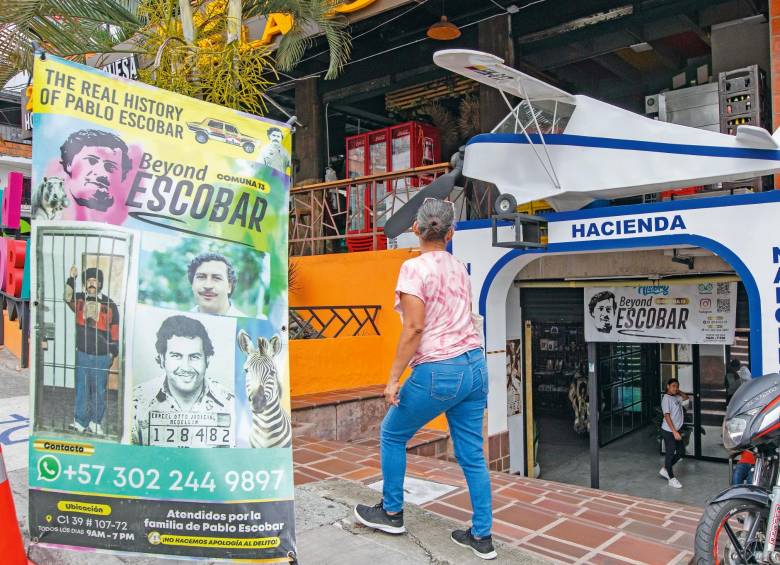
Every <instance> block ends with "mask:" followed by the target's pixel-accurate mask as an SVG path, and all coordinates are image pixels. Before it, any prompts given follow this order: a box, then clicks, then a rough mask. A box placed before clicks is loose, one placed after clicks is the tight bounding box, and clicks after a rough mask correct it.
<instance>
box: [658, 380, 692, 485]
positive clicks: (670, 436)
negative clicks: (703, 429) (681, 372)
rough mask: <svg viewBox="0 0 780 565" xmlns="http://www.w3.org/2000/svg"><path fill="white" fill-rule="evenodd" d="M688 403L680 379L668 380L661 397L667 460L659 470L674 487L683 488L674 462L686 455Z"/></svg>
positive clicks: (662, 431) (662, 424)
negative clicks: (685, 426)
mask: <svg viewBox="0 0 780 565" xmlns="http://www.w3.org/2000/svg"><path fill="white" fill-rule="evenodd" d="M687 403H688V395H687V394H685V393H684V392H682V391H681V390H680V381H678V380H677V379H669V380H668V381H667V382H666V393H664V396H663V398H662V399H661V410H662V411H663V414H664V420H663V422H662V423H661V433H662V434H663V436H664V450H665V451H666V453H665V460H664V466H663V467H661V470H660V471H658V474H659V475H661V476H662V477H663V478H664V479H667V480H668V481H669V486H670V487H672V488H682V485H681V484H680V481H679V480H677V478H675V476H674V469H673V468H672V467H674V464H675V463H677V462H678V461H679V460H680V459H682V458H683V456H684V455H685V443H684V442H683V438H682V432H681V430H682V427H683V423H684V422H685V413H684V412H683V406H685V405H686V404H687Z"/></svg>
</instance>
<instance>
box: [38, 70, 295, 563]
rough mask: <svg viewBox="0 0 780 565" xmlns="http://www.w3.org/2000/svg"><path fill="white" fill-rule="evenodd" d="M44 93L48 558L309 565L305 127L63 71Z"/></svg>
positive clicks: (41, 516) (42, 315)
mask: <svg viewBox="0 0 780 565" xmlns="http://www.w3.org/2000/svg"><path fill="white" fill-rule="evenodd" d="M33 84H34V89H33V96H34V109H35V113H34V114H33V122H34V126H35V127H34V131H35V136H34V140H33V196H32V208H33V232H32V238H31V241H32V287H31V291H32V303H33V305H34V308H33V311H32V315H33V317H34V323H33V330H32V335H31V345H32V347H31V356H32V362H31V366H32V367H33V378H32V383H33V384H32V391H31V392H32V408H31V426H32V434H31V437H30V442H29V459H30V476H29V484H30V497H29V499H30V512H29V517H30V518H29V519H30V534H31V539H32V542H33V543H38V544H48V545H52V546H57V547H60V548H61V547H69V548H93V549H98V550H102V551H117V552H118V551H122V552H136V553H145V554H158V555H164V556H168V557H178V558H210V559H220V560H241V561H262V562H269V563H270V562H273V563H276V562H285V563H286V562H289V561H290V559H291V558H292V557H293V556H294V554H295V531H294V522H295V521H294V514H293V477H292V447H291V440H292V428H291V424H290V396H289V391H290V386H289V363H288V358H287V335H286V331H285V329H284V328H285V327H286V325H287V316H288V311H287V223H288V202H289V186H290V176H289V174H290V144H291V143H290V141H291V140H290V130H289V128H288V127H287V126H285V125H284V124H281V123H277V122H274V121H271V120H263V119H259V118H256V117H254V116H250V115H247V114H243V113H241V112H237V111H234V110H229V109H227V108H222V107H219V106H215V105H213V104H209V103H206V102H202V101H199V100H195V99H192V98H188V97H185V96H179V95H176V94H173V93H170V92H166V91H162V90H159V89H154V88H152V87H149V86H148V85H144V84H141V83H137V82H134V81H131V80H129V79H126V78H122V77H117V76H111V75H108V74H106V73H104V72H101V71H98V70H95V69H92V68H89V67H84V66H81V65H77V64H75V63H71V62H69V61H65V60H62V59H59V58H57V57H53V56H47V57H46V59H45V60H36V62H35V67H34V80H33ZM215 450H219V451H218V452H216V451H215Z"/></svg>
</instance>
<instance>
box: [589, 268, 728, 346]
mask: <svg viewBox="0 0 780 565" xmlns="http://www.w3.org/2000/svg"><path fill="white" fill-rule="evenodd" d="M736 308H737V285H736V283H730V282H707V283H702V284H696V285H664V284H657V285H654V284H647V285H637V286H621V287H612V288H603V287H587V288H585V339H586V340H587V341H591V342H598V341H603V342H626V343H699V344H705V343H709V344H724V345H731V344H732V343H733V342H734V326H735V323H736Z"/></svg>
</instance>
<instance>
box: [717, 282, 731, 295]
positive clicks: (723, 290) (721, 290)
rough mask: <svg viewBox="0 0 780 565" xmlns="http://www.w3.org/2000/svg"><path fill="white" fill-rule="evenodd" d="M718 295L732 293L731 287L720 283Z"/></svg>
mask: <svg viewBox="0 0 780 565" xmlns="http://www.w3.org/2000/svg"><path fill="white" fill-rule="evenodd" d="M715 292H716V294H729V293H730V292H731V285H730V284H729V283H718V287H717V290H716V291H715Z"/></svg>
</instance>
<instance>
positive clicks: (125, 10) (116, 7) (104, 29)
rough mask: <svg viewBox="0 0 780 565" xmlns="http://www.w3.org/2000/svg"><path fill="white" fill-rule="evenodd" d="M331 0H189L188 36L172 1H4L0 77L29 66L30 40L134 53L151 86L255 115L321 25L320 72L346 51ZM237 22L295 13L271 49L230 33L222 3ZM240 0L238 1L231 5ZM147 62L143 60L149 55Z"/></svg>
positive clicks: (82, 51) (77, 52)
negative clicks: (324, 52)
mask: <svg viewBox="0 0 780 565" xmlns="http://www.w3.org/2000/svg"><path fill="white" fill-rule="evenodd" d="M338 3H339V2H338V1H337V0H247V1H243V2H237V0H231V2H228V1H227V0H193V1H192V2H191V5H192V12H193V24H194V30H193V31H194V37H193V39H192V41H187V40H185V37H184V34H183V32H182V21H181V13H180V10H179V0H3V4H2V8H1V9H0V86H1V85H3V84H5V83H6V82H7V81H8V80H9V79H10V78H12V77H13V76H14V75H15V74H16V73H18V72H20V71H22V70H27V71H31V70H32V61H33V53H32V51H33V43H37V44H38V45H39V46H40V47H41V48H43V49H44V50H45V51H47V52H49V53H52V54H55V55H58V56H61V57H65V58H68V59H71V60H75V61H78V62H84V60H85V58H86V55H87V54H105V53H112V52H113V53H119V52H121V53H137V54H139V55H140V56H141V59H142V64H141V67H142V68H143V70H141V71H140V78H141V80H143V81H144V82H147V83H149V84H152V85H154V86H157V87H160V88H164V89H166V90H171V91H173V92H178V93H180V94H184V95H187V96H194V97H199V98H203V99H205V100H208V101H211V102H214V103H216V104H219V105H222V106H226V107H228V108H234V109H238V110H244V111H248V112H251V113H255V114H260V115H262V114H264V113H265V111H266V108H265V103H264V102H263V99H262V95H263V94H264V93H265V91H266V90H267V88H268V87H269V86H270V85H271V84H273V82H274V81H275V80H276V79H277V74H276V68H277V67H278V68H279V69H280V70H283V71H289V70H291V69H292V68H293V67H295V65H296V64H297V63H298V62H299V61H300V60H301V58H302V57H303V54H304V52H305V51H306V49H307V48H308V47H309V46H310V45H311V44H312V37H311V36H309V35H308V34H309V32H310V31H311V30H312V29H319V30H321V32H322V33H323V35H324V36H325V39H326V41H327V43H328V50H329V54H330V60H329V65H328V70H327V73H326V75H325V78H335V77H336V76H337V75H338V73H339V72H340V71H341V69H342V67H343V66H344V64H345V63H346V62H347V61H348V60H349V55H350V50H351V41H350V36H349V33H348V31H347V28H346V20H345V18H343V17H341V16H334V15H333V14H332V12H331V10H332V8H333V6H334V5H335V4H338ZM236 4H240V6H236ZM230 5H232V6H233V10H234V13H239V12H240V13H241V15H242V21H246V20H247V19H249V18H252V17H255V16H260V17H262V16H265V15H268V14H271V13H285V14H291V15H292V16H293V26H292V29H291V30H290V31H289V33H287V34H286V35H285V36H284V37H283V38H282V40H281V42H280V43H279V45H278V49H276V50H275V51H272V50H271V49H270V47H264V46H258V45H254V44H250V43H248V42H247V41H246V38H245V37H239V38H238V39H237V40H236V41H228V31H229V29H228V28H229V27H230V28H232V29H235V27H236V26H235V25H233V26H229V25H228V23H229V21H230V22H233V23H235V21H234V20H229V19H228V12H229V6H230ZM238 8H240V9H238ZM239 35H242V34H239ZM150 62H151V65H149V64H148V63H150Z"/></svg>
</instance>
